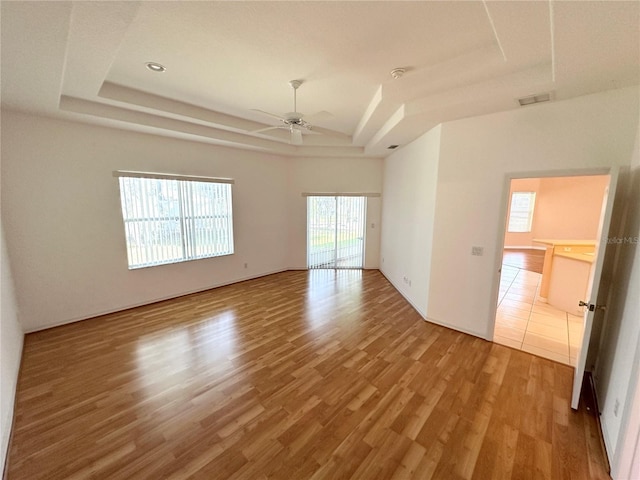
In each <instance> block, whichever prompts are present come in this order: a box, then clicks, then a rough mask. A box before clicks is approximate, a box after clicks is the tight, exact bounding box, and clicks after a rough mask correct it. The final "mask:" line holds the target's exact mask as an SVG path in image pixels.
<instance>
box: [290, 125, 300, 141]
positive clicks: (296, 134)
mask: <svg viewBox="0 0 640 480" xmlns="http://www.w3.org/2000/svg"><path fill="white" fill-rule="evenodd" d="M291 145H302V132H301V131H300V130H298V129H297V128H292V129H291Z"/></svg>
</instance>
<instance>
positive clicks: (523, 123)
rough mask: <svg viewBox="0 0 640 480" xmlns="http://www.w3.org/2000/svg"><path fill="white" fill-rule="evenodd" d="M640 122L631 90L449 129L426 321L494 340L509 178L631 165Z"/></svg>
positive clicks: (439, 187) (443, 146)
mask: <svg viewBox="0 0 640 480" xmlns="http://www.w3.org/2000/svg"><path fill="white" fill-rule="evenodd" d="M638 112H639V108H638V91H637V89H635V88H627V89H622V90H615V91H609V92H604V93H599V94H594V95H589V96H584V97H580V98H576V99H572V100H567V101H559V102H552V103H548V104H541V105H535V106H532V107H525V108H521V109H519V110H514V111H509V112H502V113H497V114H492V115H485V116H481V117H475V118H469V119H464V120H458V121H453V122H449V123H445V124H443V125H442V135H441V143H440V163H439V167H438V183H437V196H436V212H435V225H434V233H433V239H434V240H433V250H432V260H431V262H432V263H431V278H430V289H429V297H428V310H427V316H428V317H429V318H431V319H433V320H435V321H436V322H439V323H442V324H446V325H450V326H452V327H453V328H456V329H458V330H461V331H465V332H469V333H472V334H474V335H477V336H479V337H484V338H488V339H490V338H492V331H491V330H492V324H493V319H492V311H493V309H494V307H495V298H494V294H495V288H494V287H495V285H496V284H497V281H498V278H499V277H498V272H497V264H498V263H499V258H500V254H501V251H500V250H501V247H502V238H500V235H499V234H500V231H501V229H502V226H503V225H504V221H505V220H504V219H505V212H506V208H504V207H505V206H504V205H503V204H502V203H503V199H505V198H506V197H507V195H506V192H505V190H507V191H508V185H507V183H506V182H505V178H506V175H507V174H508V173H518V172H519V173H524V172H531V173H535V172H539V171H556V170H563V171H566V170H571V169H585V168H595V167H606V166H613V165H629V160H630V158H631V151H632V149H633V143H634V137H635V130H636V126H637V124H638ZM385 228H386V227H385ZM383 238H384V237H383ZM472 246H481V247H484V255H483V256H481V257H478V256H471V247H472Z"/></svg>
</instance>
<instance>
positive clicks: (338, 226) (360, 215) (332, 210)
mask: <svg viewBox="0 0 640 480" xmlns="http://www.w3.org/2000/svg"><path fill="white" fill-rule="evenodd" d="M365 219H366V197H329V196H309V197H307V265H308V268H362V267H363V266H364V225H365Z"/></svg>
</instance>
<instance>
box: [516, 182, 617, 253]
mask: <svg viewBox="0 0 640 480" xmlns="http://www.w3.org/2000/svg"><path fill="white" fill-rule="evenodd" d="M608 185H609V176H608V175H590V176H576V177H545V178H516V179H513V180H512V181H511V190H510V192H509V198H511V194H512V193H513V192H536V205H535V208H534V213H533V222H532V225H531V232H523V233H511V232H506V233H505V237H504V238H505V241H504V244H505V246H506V247H531V246H539V245H535V244H534V242H533V239H534V238H559V239H585V240H592V239H593V240H595V239H596V236H597V234H598V224H599V221H600V214H601V213H602V202H603V199H604V194H605V191H606V189H607V187H608ZM508 207H509V208H508V210H510V205H508ZM508 216H509V213H507V218H508Z"/></svg>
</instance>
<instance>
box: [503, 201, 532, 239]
mask: <svg viewBox="0 0 640 480" xmlns="http://www.w3.org/2000/svg"><path fill="white" fill-rule="evenodd" d="M535 203H536V192H513V193H512V194H511V208H510V209H509V227H508V229H507V231H509V232H513V233H516V232H530V231H531V223H532V221H533V207H534V205H535Z"/></svg>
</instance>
